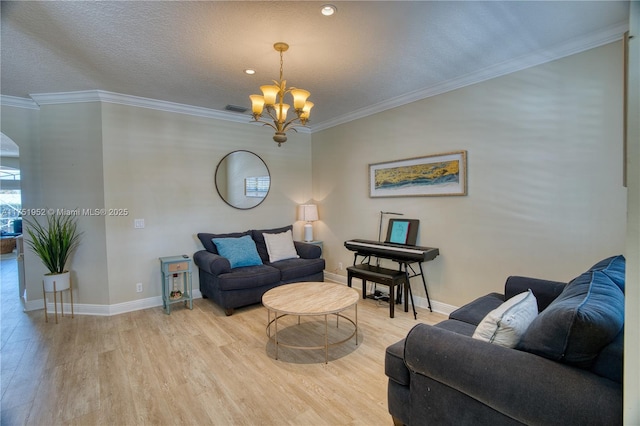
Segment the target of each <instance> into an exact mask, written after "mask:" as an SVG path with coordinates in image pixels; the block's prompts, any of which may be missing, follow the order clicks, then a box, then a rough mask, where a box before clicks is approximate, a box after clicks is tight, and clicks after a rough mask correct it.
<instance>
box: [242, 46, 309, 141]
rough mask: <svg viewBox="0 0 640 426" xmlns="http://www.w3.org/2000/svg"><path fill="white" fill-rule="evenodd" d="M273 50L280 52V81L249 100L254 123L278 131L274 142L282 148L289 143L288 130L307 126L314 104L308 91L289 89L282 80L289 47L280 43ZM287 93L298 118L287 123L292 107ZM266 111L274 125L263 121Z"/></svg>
mask: <svg viewBox="0 0 640 426" xmlns="http://www.w3.org/2000/svg"><path fill="white" fill-rule="evenodd" d="M273 48H274V49H275V50H277V51H278V52H280V81H275V80H273V84H268V85H265V86H260V90H262V95H251V96H249V99H251V109H252V111H253V119H254V121H257V122H258V123H263V124H264V125H265V126H271V127H272V128H273V130H275V131H276V133H275V135H273V140H274V141H276V142H277V143H278V146H280V145H281V144H282V143H283V142H286V141H287V134H286V131H287V130H288V129H290V128H291V129H293V130H296V129H295V128H294V127H296V126H305V125H306V124H307V120H309V111H311V108H312V107H313V102H309V101H307V98H308V97H309V95H310V93H309V92H308V91H306V90H304V89H297V88H295V87H292V88H290V89H287V81H286V80H283V79H282V64H283V60H282V53H283V52H286V51H287V50H288V49H289V45H288V44H287V43H282V42H279V43H276V44H274V45H273ZM287 93H291V96H292V97H293V109H294V111H295V113H296V116H295V117H294V118H292V119H291V120H289V121H287V112H288V110H289V106H290V105H289V104H285V103H284V95H285V94H287ZM264 110H266V112H267V114H268V115H269V117H270V118H271V120H273V123H272V122H271V121H265V120H263V119H262V118H263V117H262V113H263V111H264Z"/></svg>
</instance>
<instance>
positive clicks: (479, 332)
mask: <svg viewBox="0 0 640 426" xmlns="http://www.w3.org/2000/svg"><path fill="white" fill-rule="evenodd" d="M536 316H538V303H537V301H536V297H535V296H534V295H533V293H532V292H531V290H529V291H526V292H524V293H520V294H518V295H516V296H513V297H512V298H511V299H509V300H507V301H506V302H504V303H503V304H502V305H500V306H498V307H497V308H496V309H494V310H493V311H491V312H489V313H488V314H487V316H486V317H484V318H483V320H482V321H481V322H480V324H478V327H476V331H475V332H474V333H473V338H474V339H478V340H484V341H485V342H489V343H495V344H496V345H500V346H506V347H507V348H515V347H516V345H517V344H518V342H519V341H520V338H521V337H522V335H523V334H524V332H525V331H527V328H529V324H531V322H532V321H533V320H534V319H535V318H536Z"/></svg>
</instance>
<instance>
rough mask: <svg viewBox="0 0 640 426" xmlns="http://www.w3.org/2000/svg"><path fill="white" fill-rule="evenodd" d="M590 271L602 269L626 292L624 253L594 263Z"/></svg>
mask: <svg viewBox="0 0 640 426" xmlns="http://www.w3.org/2000/svg"><path fill="white" fill-rule="evenodd" d="M589 270H590V271H602V272H604V273H605V274H606V275H607V276H608V277H609V278H611V281H613V282H614V283H616V285H617V286H618V287H620V290H622V292H623V293H624V281H625V259H624V256H623V255H621V254H620V255H618V256H612V257H609V258H607V259H604V260H601V261H600V262H598V263H596V264H595V265H593V266H592V267H591V268H590V269H589Z"/></svg>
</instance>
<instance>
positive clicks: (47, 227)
mask: <svg viewBox="0 0 640 426" xmlns="http://www.w3.org/2000/svg"><path fill="white" fill-rule="evenodd" d="M24 222H25V223H26V224H27V225H28V226H27V234H29V239H28V240H26V242H27V244H28V246H29V248H31V250H32V251H33V252H34V253H35V254H36V255H38V257H39V258H40V260H42V263H44V265H45V266H46V267H47V269H48V270H49V273H47V274H45V275H44V290H45V291H47V292H52V291H61V290H66V289H68V288H69V286H70V280H69V271H68V270H66V269H65V266H66V264H67V261H68V260H69V256H71V253H72V252H73V251H74V250H75V249H76V248H77V247H78V245H79V244H80V236H81V233H80V232H78V221H77V217H76V216H73V215H64V214H58V213H54V214H51V215H48V216H47V223H46V224H44V225H43V224H41V223H40V222H38V221H37V220H35V219H27V218H24Z"/></svg>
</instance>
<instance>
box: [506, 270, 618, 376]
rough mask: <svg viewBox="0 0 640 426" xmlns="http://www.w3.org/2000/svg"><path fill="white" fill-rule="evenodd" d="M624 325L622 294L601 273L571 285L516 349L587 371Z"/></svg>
mask: <svg viewBox="0 0 640 426" xmlns="http://www.w3.org/2000/svg"><path fill="white" fill-rule="evenodd" d="M623 324H624V294H623V293H622V290H620V288H619V287H618V286H617V285H616V284H615V283H614V282H613V281H612V280H611V279H610V278H609V277H608V276H607V275H606V274H605V273H604V272H602V271H588V272H585V273H584V274H582V275H580V276H579V277H578V278H576V279H574V280H573V281H571V282H570V283H569V284H567V286H566V287H565V289H564V290H563V292H562V293H561V294H560V296H558V298H557V299H556V300H554V301H553V302H551V304H550V305H549V306H548V307H547V309H545V310H544V311H542V312H541V313H540V315H538V316H537V317H536V319H535V320H533V322H532V323H531V325H530V326H529V328H528V329H527V331H526V333H525V334H524V336H523V337H522V340H521V341H520V344H519V345H518V348H519V349H522V350H525V351H527V352H532V353H535V354H537V355H541V356H543V357H546V358H549V359H552V360H556V361H562V362H566V363H568V364H572V365H575V366H578V367H582V368H588V367H589V366H590V365H591V364H592V363H593V361H594V359H595V358H596V357H597V356H598V354H599V353H600V351H601V350H602V349H603V348H604V347H605V346H606V345H607V344H609V343H610V342H611V341H612V340H613V339H614V338H615V337H616V336H617V335H618V333H619V332H620V330H621V329H622V326H623Z"/></svg>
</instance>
